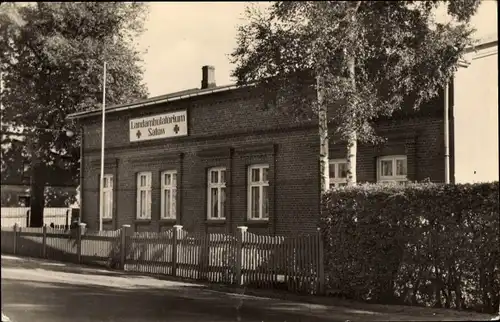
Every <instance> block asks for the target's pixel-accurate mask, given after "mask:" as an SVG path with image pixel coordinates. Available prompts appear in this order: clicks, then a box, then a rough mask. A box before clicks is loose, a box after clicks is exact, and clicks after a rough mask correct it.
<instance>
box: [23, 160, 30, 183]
mask: <svg viewBox="0 0 500 322" xmlns="http://www.w3.org/2000/svg"><path fill="white" fill-rule="evenodd" d="M30 177H31V176H30V164H29V162H23V180H29V179H30Z"/></svg>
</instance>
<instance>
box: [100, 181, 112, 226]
mask: <svg viewBox="0 0 500 322" xmlns="http://www.w3.org/2000/svg"><path fill="white" fill-rule="evenodd" d="M102 192H103V206H104V209H103V212H102V218H103V219H111V218H113V175H111V174H105V175H104V185H103V189H102Z"/></svg>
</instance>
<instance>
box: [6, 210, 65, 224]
mask: <svg viewBox="0 0 500 322" xmlns="http://www.w3.org/2000/svg"><path fill="white" fill-rule="evenodd" d="M1 211H2V212H1V216H0V217H1V220H2V227H13V226H14V225H15V224H17V225H18V226H19V227H26V226H27V225H26V224H27V223H28V222H29V218H30V208H29V207H2V208H1ZM43 223H44V224H45V225H47V226H50V225H51V224H54V228H64V227H65V225H69V224H70V223H71V208H44V211H43Z"/></svg>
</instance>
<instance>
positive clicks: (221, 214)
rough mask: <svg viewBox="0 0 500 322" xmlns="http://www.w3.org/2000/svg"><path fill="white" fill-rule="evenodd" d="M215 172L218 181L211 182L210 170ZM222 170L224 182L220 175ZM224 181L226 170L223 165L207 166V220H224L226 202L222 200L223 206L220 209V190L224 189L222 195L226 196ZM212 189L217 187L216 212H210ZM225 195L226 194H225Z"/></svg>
mask: <svg viewBox="0 0 500 322" xmlns="http://www.w3.org/2000/svg"><path fill="white" fill-rule="evenodd" d="M214 171H215V172H217V176H218V180H217V181H218V182H217V183H212V172H214ZM222 172H224V173H225V175H224V182H221V178H222V175H221V173H222ZM226 181H227V170H226V168H225V167H214V168H209V169H208V171H207V219H208V220H225V219H226V215H225V212H226V202H224V207H223V209H222V211H221V204H222V199H221V198H222V190H224V196H226ZM212 189H217V204H218V207H217V210H218V213H217V214H213V213H212ZM226 197H227V196H226Z"/></svg>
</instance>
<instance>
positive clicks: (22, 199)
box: [17, 196, 30, 207]
mask: <svg viewBox="0 0 500 322" xmlns="http://www.w3.org/2000/svg"><path fill="white" fill-rule="evenodd" d="M17 201H18V205H19V207H29V206H30V196H18V197H17Z"/></svg>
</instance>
